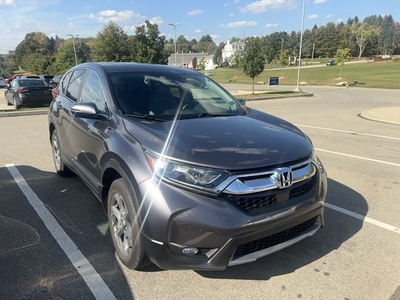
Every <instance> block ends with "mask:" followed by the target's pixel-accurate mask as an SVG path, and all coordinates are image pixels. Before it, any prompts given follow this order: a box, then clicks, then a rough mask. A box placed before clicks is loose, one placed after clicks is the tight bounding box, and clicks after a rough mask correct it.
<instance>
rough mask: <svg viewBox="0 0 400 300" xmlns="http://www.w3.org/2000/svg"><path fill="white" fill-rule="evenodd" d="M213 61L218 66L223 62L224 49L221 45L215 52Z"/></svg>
mask: <svg viewBox="0 0 400 300" xmlns="http://www.w3.org/2000/svg"><path fill="white" fill-rule="evenodd" d="M213 63H214V64H216V65H218V66H220V65H221V63H222V50H221V48H219V47H218V48H217V50H215V52H214V57H213Z"/></svg>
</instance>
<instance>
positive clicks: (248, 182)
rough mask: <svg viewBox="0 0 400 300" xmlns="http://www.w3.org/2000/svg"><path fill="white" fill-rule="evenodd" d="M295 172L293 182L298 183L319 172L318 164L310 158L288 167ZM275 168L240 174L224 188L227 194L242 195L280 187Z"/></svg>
mask: <svg viewBox="0 0 400 300" xmlns="http://www.w3.org/2000/svg"><path fill="white" fill-rule="evenodd" d="M288 168H289V169H290V170H291V171H292V173H293V183H292V184H295V183H298V182H301V181H303V180H306V179H308V178H311V177H313V176H314V175H315V174H316V172H317V166H316V165H315V164H314V162H313V161H312V160H311V159H310V160H307V161H305V162H303V163H300V164H296V165H293V166H289V167H288ZM275 174H276V172H275V170H271V171H268V172H260V173H250V174H241V175H238V176H237V177H236V178H234V180H233V181H232V182H231V183H230V184H229V185H228V186H227V187H226V188H225V189H224V190H223V192H224V193H226V194H233V195H242V194H251V193H257V192H264V191H269V190H274V189H278V188H280V187H279V185H278V182H277V179H276V177H275V176H274V175H275Z"/></svg>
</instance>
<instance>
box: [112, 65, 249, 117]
mask: <svg viewBox="0 0 400 300" xmlns="http://www.w3.org/2000/svg"><path fill="white" fill-rule="evenodd" d="M110 77H111V82H112V87H113V90H114V93H115V96H116V99H117V102H118V105H119V107H120V108H121V110H122V112H123V113H124V114H127V115H130V116H134V117H142V118H149V119H152V120H170V119H173V118H176V117H177V118H181V119H183V118H200V117H213V116H231V115H238V114H243V113H244V111H243V109H242V107H241V106H240V105H239V104H238V103H237V102H236V100H234V99H233V98H232V97H231V96H230V95H229V94H228V93H226V92H225V91H224V90H223V89H221V88H220V87H219V86H218V85H217V84H216V83H214V82H213V81H212V80H210V79H209V78H208V77H206V76H204V75H202V74H200V73H196V72H187V73H186V72H185V73H184V74H180V73H177V72H173V71H172V72H146V73H126V72H125V73H112V74H110ZM154 116H157V117H159V118H157V119H156V118H154Z"/></svg>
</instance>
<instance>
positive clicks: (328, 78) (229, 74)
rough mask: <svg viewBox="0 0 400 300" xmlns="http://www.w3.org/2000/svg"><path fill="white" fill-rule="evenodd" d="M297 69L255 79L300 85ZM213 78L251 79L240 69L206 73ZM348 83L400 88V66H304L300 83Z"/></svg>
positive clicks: (271, 72) (269, 72)
mask: <svg viewBox="0 0 400 300" xmlns="http://www.w3.org/2000/svg"><path fill="white" fill-rule="evenodd" d="M297 72H298V69H297V67H296V68H293V67H291V68H289V67H283V68H282V69H280V68H275V69H270V68H268V69H265V70H264V72H263V73H262V74H261V75H259V76H258V77H256V78H255V83H257V82H264V83H265V84H267V83H268V77H279V84H280V85H296V84H297ZM206 73H207V74H208V76H210V78H212V79H214V80H215V81H217V82H220V83H229V82H234V83H244V84H251V83H252V80H251V78H250V77H247V76H246V75H245V74H244V73H243V71H242V70H241V69H234V68H220V69H215V70H211V71H208V72H206ZM342 81H347V82H348V83H349V84H351V85H353V84H354V82H357V84H356V85H355V86H360V87H366V88H387V89H400V63H399V62H369V63H354V64H347V65H344V66H337V65H335V66H330V67H326V66H325V65H324V66H322V67H314V68H308V67H302V68H301V70H300V82H301V83H302V82H305V83H306V84H307V85H317V86H324V85H328V86H329V85H331V86H333V85H336V84H337V83H338V82H342Z"/></svg>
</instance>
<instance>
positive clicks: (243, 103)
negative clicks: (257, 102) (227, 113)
mask: <svg viewBox="0 0 400 300" xmlns="http://www.w3.org/2000/svg"><path fill="white" fill-rule="evenodd" d="M236 100H237V101H238V102H239V103H240V105H243V106H246V100H245V99H243V98H236Z"/></svg>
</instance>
